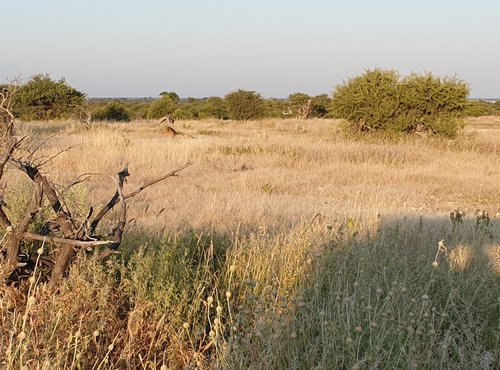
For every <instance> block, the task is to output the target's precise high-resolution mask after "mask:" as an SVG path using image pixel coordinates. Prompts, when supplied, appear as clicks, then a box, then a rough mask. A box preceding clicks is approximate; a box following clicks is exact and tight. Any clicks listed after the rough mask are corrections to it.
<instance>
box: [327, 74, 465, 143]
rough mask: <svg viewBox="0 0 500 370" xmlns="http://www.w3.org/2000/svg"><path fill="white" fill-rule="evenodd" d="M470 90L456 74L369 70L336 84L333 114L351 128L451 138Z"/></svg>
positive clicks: (457, 127) (459, 120)
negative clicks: (402, 75) (421, 73)
mask: <svg viewBox="0 0 500 370" xmlns="http://www.w3.org/2000/svg"><path fill="white" fill-rule="evenodd" d="M468 94H469V88H468V86H467V84H465V83H464V82H463V81H460V80H458V79H456V78H449V77H445V78H439V77H435V76H433V75H432V74H426V75H416V74H412V75H410V76H408V77H406V78H404V79H401V78H400V77H399V75H398V73H397V72H396V71H383V70H380V69H375V70H368V71H366V72H365V73H364V74H363V75H361V76H357V77H354V78H352V79H350V80H348V81H347V83H344V84H343V85H341V86H339V87H337V89H336V91H335V93H334V95H333V103H332V107H333V112H334V115H336V116H337V117H339V118H344V119H346V120H347V121H348V122H349V123H350V125H351V129H354V130H355V131H358V132H362V131H387V132H415V131H418V130H423V131H426V132H432V133H434V134H438V135H442V136H447V137H454V136H455V135H456V134H457V132H458V129H459V128H460V127H461V125H462V121H461V117H462V116H463V112H464V109H465V108H466V106H467V96H468Z"/></svg>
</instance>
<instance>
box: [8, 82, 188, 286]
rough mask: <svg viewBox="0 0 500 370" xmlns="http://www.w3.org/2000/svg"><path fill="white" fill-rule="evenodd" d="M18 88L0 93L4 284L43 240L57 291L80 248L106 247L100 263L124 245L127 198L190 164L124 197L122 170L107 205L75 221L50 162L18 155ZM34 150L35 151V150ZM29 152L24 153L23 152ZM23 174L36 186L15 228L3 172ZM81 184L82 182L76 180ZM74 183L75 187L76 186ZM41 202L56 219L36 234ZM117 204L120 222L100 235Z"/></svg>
mask: <svg viewBox="0 0 500 370" xmlns="http://www.w3.org/2000/svg"><path fill="white" fill-rule="evenodd" d="M18 86H19V85H18V84H12V85H11V86H9V87H8V88H4V89H2V91H1V93H0V135H1V137H0V141H1V149H0V229H3V230H4V232H5V236H4V239H3V244H2V245H1V249H2V253H0V284H1V283H2V282H6V281H8V280H9V279H10V278H11V277H12V276H13V275H14V274H15V272H16V269H18V267H19V266H20V265H21V261H20V259H21V257H22V258H23V259H26V256H27V254H26V253H25V251H24V250H23V249H24V248H25V246H26V245H27V244H28V242H30V241H31V242H33V241H41V242H44V243H45V245H47V244H48V245H52V246H53V247H54V248H53V252H54V253H52V255H51V257H45V256H44V258H43V259H42V262H43V263H44V264H45V266H47V267H48V269H49V270H50V273H49V275H50V277H49V278H48V286H49V288H51V289H55V288H57V287H58V284H59V282H60V280H61V278H62V277H63V275H64V273H65V272H66V271H67V269H68V267H69V266H70V264H71V262H72V260H73V258H74V256H75V254H76V253H77V251H78V250H79V249H81V248H85V249H89V248H96V247H99V246H104V247H105V249H104V250H102V251H101V252H100V254H99V257H100V258H101V259H104V258H106V257H107V256H109V255H111V254H113V253H115V252H116V250H117V249H118V247H119V246H120V244H121V241H122V237H123V232H124V230H125V226H126V224H127V200H128V199H131V198H133V197H134V196H136V195H137V194H139V193H140V192H142V191H143V190H144V189H146V188H148V187H150V186H152V185H154V184H156V183H159V182H161V181H164V180H166V179H167V178H169V177H173V176H176V175H177V173H178V172H180V171H182V170H183V169H185V168H186V167H188V166H190V165H191V163H186V164H185V165H183V166H181V167H179V168H177V169H175V170H173V171H171V172H169V173H166V174H164V175H163V176H160V177H159V178H156V179H154V180H152V181H150V182H148V183H146V184H144V185H142V186H140V187H139V188H138V189H136V190H134V191H132V192H130V193H125V190H124V185H125V183H126V180H127V177H128V176H129V172H128V168H127V167H125V168H124V169H123V170H121V171H120V172H118V174H117V176H116V178H115V177H112V178H113V181H114V182H115V187H116V190H115V191H114V194H113V195H112V196H111V198H110V199H109V201H108V202H107V203H106V204H105V206H104V207H103V208H102V209H101V210H99V212H97V214H96V215H94V210H93V209H92V207H91V208H90V209H89V211H88V213H87V217H86V218H85V219H84V220H77V219H76V218H75V217H74V216H73V215H72V213H71V211H70V210H69V209H68V207H67V206H66V203H65V202H64V199H62V198H61V195H60V194H58V192H57V191H56V188H55V187H54V185H53V184H52V183H51V181H50V179H49V178H48V177H47V176H46V175H44V174H43V173H42V172H41V171H40V167H41V165H42V164H44V163H46V162H47V160H45V161H43V162H40V163H36V161H34V160H33V157H34V151H33V150H32V151H31V152H29V155H24V156H23V155H17V151H20V150H19V149H20V147H21V145H22V143H23V141H24V139H25V138H16V137H15V136H14V135H13V131H14V124H15V117H14V114H13V113H12V104H13V98H14V95H15V93H16V91H17V89H18ZM35 150H36V149H35ZM24 152H26V151H24ZM6 168H9V169H13V170H19V171H21V172H23V173H24V174H25V175H26V176H27V177H28V178H29V179H30V180H31V181H32V183H33V191H32V195H31V200H30V202H29V206H28V209H27V211H26V213H25V214H24V215H23V216H22V217H21V218H20V220H19V221H18V222H17V223H16V224H14V223H13V222H11V220H10V218H9V216H8V213H6V212H5V210H4V209H6V207H7V205H6V204H5V202H4V199H3V191H2V190H3V189H5V187H6V186H7V184H6V178H5V176H4V175H5V169H6ZM77 182H81V181H80V180H78V181H77ZM77 182H75V183H77ZM43 204H48V206H49V207H50V209H51V210H52V213H53V217H52V218H51V219H47V220H43V225H42V226H41V227H40V228H39V231H38V232H30V231H29V230H30V226H31V225H32V224H33V221H34V219H35V216H36V215H37V214H39V213H40V210H41V209H42V206H43ZM117 205H119V212H118V213H119V217H118V221H117V224H116V225H115V226H114V227H112V228H111V230H110V232H108V233H107V234H102V233H100V234H99V233H98V232H97V228H98V226H99V224H100V223H101V221H102V220H103V218H104V217H106V216H107V215H109V213H110V211H111V210H113V209H114V208H115V206H117ZM37 260H38V261H40V258H38V259H35V261H31V262H36V261H37Z"/></svg>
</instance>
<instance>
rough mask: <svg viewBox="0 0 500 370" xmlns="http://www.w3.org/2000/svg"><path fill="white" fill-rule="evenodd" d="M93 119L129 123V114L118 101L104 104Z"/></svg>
mask: <svg viewBox="0 0 500 370" xmlns="http://www.w3.org/2000/svg"><path fill="white" fill-rule="evenodd" d="M94 119H95V120H97V121H126V122H128V121H130V112H129V111H128V109H127V108H126V107H125V106H124V105H123V104H122V103H121V102H120V101H119V100H114V101H112V102H109V103H106V105H104V106H103V107H102V108H100V109H99V110H97V112H95V114H94Z"/></svg>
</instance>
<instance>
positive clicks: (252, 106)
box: [224, 90, 265, 121]
mask: <svg viewBox="0 0 500 370" xmlns="http://www.w3.org/2000/svg"><path fill="white" fill-rule="evenodd" d="M224 100H225V101H226V104H227V111H228V114H229V118H231V119H235V120H239V121H248V120H251V119H259V118H262V117H263V116H264V109H265V105H264V99H262V97H261V96H260V94H258V93H256V92H255V91H246V90H237V91H233V92H231V93H229V94H227V95H226V96H225V97H224Z"/></svg>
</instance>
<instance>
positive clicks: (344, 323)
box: [228, 217, 500, 369]
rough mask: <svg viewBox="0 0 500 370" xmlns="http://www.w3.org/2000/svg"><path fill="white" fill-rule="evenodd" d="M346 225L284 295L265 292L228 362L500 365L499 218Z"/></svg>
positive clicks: (346, 365) (311, 366) (304, 366)
mask: <svg viewBox="0 0 500 370" xmlns="http://www.w3.org/2000/svg"><path fill="white" fill-rule="evenodd" d="M345 231H346V232H345V233H344V235H340V236H339V235H338V234H337V235H335V237H333V238H332V239H331V240H330V241H326V242H325V243H323V244H322V245H321V246H320V249H321V252H320V253H318V254H317V256H316V258H315V259H314V260H313V261H312V262H311V266H310V268H309V269H308V272H307V274H306V276H305V278H304V279H302V282H301V284H300V285H299V286H298V287H297V290H296V291H295V292H294V294H293V296H285V295H281V296H280V294H277V295H276V296H274V297H270V298H269V299H268V301H269V302H272V303H271V304H267V305H264V306H265V307H264V311H263V312H264V313H263V314H262V315H261V316H259V317H255V316H254V317H253V322H252V324H251V325H250V326H248V327H247V328H245V329H244V330H243V332H242V333H241V334H240V335H239V337H238V336H235V340H234V344H235V346H234V348H236V349H234V350H232V352H231V355H230V356H229V358H230V360H229V362H228V363H229V364H230V366H229V367H231V368H255V369H257V368H264V367H265V368H269V369H281V368H287V369H361V368H369V369H385V368H390V369H393V368H429V369H436V368H453V369H471V368H475V369H482V368H484V369H493V368H499V366H500V359H499V352H498V348H500V347H499V346H500V306H499V305H500V224H499V222H498V220H490V219H487V218H481V217H477V218H474V219H461V220H459V221H457V220H454V221H450V219H449V218H447V217H443V218H425V217H388V218H382V219H380V222H379V225H378V230H377V232H376V233H375V235H364V236H360V235H359V234H357V231H356V224H355V222H351V223H350V224H349V227H348V228H347V229H345ZM304 262H306V261H304ZM264 300H265V299H264ZM254 307H255V306H254Z"/></svg>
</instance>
